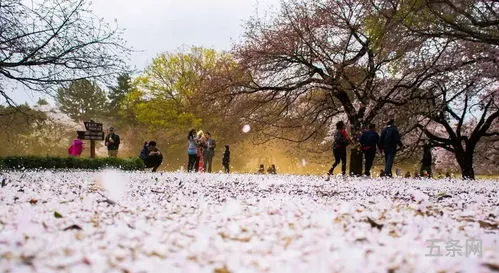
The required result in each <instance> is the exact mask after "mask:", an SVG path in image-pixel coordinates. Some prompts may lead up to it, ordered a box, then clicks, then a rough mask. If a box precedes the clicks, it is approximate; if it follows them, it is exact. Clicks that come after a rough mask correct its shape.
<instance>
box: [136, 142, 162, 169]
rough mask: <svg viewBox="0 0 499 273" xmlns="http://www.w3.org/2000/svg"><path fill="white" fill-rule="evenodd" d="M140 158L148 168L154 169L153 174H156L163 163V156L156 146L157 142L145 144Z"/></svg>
mask: <svg viewBox="0 0 499 273" xmlns="http://www.w3.org/2000/svg"><path fill="white" fill-rule="evenodd" d="M139 157H140V158H141V159H142V160H143V161H144V165H145V166H146V168H152V172H155V171H156V170H157V169H158V167H159V166H160V165H161V163H162V162H163V154H162V153H161V152H160V151H159V149H158V147H157V146H156V141H149V143H147V142H145V143H144V148H143V149H142V151H141V152H140V156H139Z"/></svg>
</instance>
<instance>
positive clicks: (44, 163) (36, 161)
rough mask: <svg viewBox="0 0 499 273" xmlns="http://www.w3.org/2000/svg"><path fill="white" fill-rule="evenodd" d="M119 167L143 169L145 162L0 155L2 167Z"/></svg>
mask: <svg viewBox="0 0 499 273" xmlns="http://www.w3.org/2000/svg"><path fill="white" fill-rule="evenodd" d="M110 167H113V168H119V169H122V170H143V169H144V167H145V166H144V162H143V161H142V159H140V158H138V157H136V158H112V157H106V158H84V157H50V156H46V157H45V156H7V157H0V168H2V169H14V170H20V169H89V170H96V169H102V168H110Z"/></svg>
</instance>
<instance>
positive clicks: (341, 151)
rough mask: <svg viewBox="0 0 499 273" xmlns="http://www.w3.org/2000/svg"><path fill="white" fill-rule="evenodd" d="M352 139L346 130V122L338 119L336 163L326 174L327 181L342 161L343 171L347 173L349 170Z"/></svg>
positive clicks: (335, 148) (334, 145)
mask: <svg viewBox="0 0 499 273" xmlns="http://www.w3.org/2000/svg"><path fill="white" fill-rule="evenodd" d="M351 142H352V141H351V139H350V137H349V136H348V134H347V131H346V130H345V123H344V122H343V121H338V122H337V123H336V133H335V134H334V142H333V155H334V163H333V166H332V167H331V169H329V171H328V172H327V174H326V181H329V178H330V176H331V175H332V174H333V171H334V168H336V166H338V164H340V161H341V173H342V174H343V175H345V174H346V170H347V146H348V144H350V143H351Z"/></svg>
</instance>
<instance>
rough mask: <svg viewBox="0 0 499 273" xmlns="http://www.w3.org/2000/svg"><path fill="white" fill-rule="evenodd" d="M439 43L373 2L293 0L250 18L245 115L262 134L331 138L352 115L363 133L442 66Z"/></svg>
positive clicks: (354, 130) (243, 56)
mask: <svg viewBox="0 0 499 273" xmlns="http://www.w3.org/2000/svg"><path fill="white" fill-rule="evenodd" d="M437 42H438V41H436V40H434V39H433V40H432V39H428V38H420V37H414V36H413V37H409V36H407V35H404V34H403V33H401V32H400V26H399V25H397V24H393V23H392V22H391V21H390V20H386V19H385V17H383V16H381V15H380V14H379V10H378V9H377V6H376V5H374V4H373V3H372V2H371V1H354V0H347V1H331V0H323V1H309V0H303V1H289V2H286V3H283V4H282V10H281V11H280V12H279V14H277V15H275V16H274V18H272V19H271V20H265V19H262V18H259V19H258V20H253V21H251V22H250V23H248V25H247V32H246V34H245V40H244V42H243V43H241V44H239V45H238V46H236V48H235V56H236V58H237V59H238V60H239V62H240V64H241V65H242V66H243V68H244V69H245V70H246V71H247V73H248V77H247V79H249V80H248V81H247V82H246V83H245V84H244V87H245V88H244V89H238V90H237V91H236V92H234V94H235V95H239V96H240V95H243V96H247V97H248V98H249V99H250V101H251V102H252V103H251V105H253V107H252V108H251V111H250V113H249V114H247V115H245V117H246V118H247V119H248V120H249V121H251V122H252V123H255V124H260V125H261V127H262V135H264V134H268V135H269V136H273V137H276V138H285V139H289V140H293V141H305V140H308V139H310V138H311V137H313V136H320V137H324V134H325V133H326V134H327V133H328V130H327V129H328V128H330V126H331V124H332V121H333V120H334V119H333V117H337V118H338V117H339V118H341V117H344V118H346V119H347V121H348V123H349V124H350V130H351V134H352V135H353V136H354V137H356V136H358V135H359V134H360V133H361V131H362V129H363V128H364V127H365V126H367V125H368V124H369V123H372V122H375V123H378V124H381V123H382V121H386V118H387V117H386V115H385V110H387V109H388V108H390V106H400V105H404V104H406V103H407V102H409V101H410V100H411V99H412V98H413V96H418V93H417V92H413V91H414V90H417V89H418V88H420V86H421V85H423V84H424V83H425V81H426V79H427V78H429V77H431V75H433V74H436V73H440V68H439V67H438V66H436V65H435V63H436V61H437V60H438V59H439V58H440V55H439V54H434V52H433V51H435V50H437V51H440V50H445V47H446V44H442V45H441V44H439V45H438V47H436V46H434V45H431V43H437ZM430 48H434V49H435V50H433V51H432V50H429V49H430ZM338 115H342V116H338ZM383 123H384V122H383ZM378 127H380V126H378ZM264 128H265V129H266V130H264ZM325 128H326V129H325ZM289 129H291V133H290V130H289ZM354 139H355V138H354Z"/></svg>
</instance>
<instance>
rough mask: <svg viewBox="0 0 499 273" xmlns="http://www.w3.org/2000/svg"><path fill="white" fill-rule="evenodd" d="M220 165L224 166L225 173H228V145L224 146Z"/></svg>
mask: <svg viewBox="0 0 499 273" xmlns="http://www.w3.org/2000/svg"><path fill="white" fill-rule="evenodd" d="M222 165H223V166H224V171H225V173H229V172H230V169H229V165H230V150H229V145H225V151H224V154H223V157H222Z"/></svg>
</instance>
